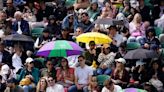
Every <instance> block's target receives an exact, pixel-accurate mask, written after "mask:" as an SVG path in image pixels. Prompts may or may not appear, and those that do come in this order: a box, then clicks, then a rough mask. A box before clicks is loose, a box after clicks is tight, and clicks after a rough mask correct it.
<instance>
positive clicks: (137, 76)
mask: <svg viewBox="0 0 164 92" xmlns="http://www.w3.org/2000/svg"><path fill="white" fill-rule="evenodd" d="M145 64H146V63H145V62H143V61H142V60H138V61H136V66H135V67H134V69H132V76H131V78H130V86H134V87H137V86H139V84H142V83H144V82H147V81H148V79H147V71H146V69H145Z"/></svg>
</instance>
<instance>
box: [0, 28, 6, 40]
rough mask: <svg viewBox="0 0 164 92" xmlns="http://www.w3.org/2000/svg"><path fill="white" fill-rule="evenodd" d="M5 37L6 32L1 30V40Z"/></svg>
mask: <svg viewBox="0 0 164 92" xmlns="http://www.w3.org/2000/svg"><path fill="white" fill-rule="evenodd" d="M4 36H5V35H4V31H3V30H2V29H1V30H0V38H3V37H4Z"/></svg>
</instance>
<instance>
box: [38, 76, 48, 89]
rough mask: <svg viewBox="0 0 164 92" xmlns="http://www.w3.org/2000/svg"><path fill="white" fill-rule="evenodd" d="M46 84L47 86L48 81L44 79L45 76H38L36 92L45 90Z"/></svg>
mask: <svg viewBox="0 0 164 92" xmlns="http://www.w3.org/2000/svg"><path fill="white" fill-rule="evenodd" d="M47 86H48V83H47V81H46V78H44V77H42V78H40V80H39V82H38V84H37V87H36V92H46V88H47Z"/></svg>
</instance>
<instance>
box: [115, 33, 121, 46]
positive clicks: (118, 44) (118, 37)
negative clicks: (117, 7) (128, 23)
mask: <svg viewBox="0 0 164 92" xmlns="http://www.w3.org/2000/svg"><path fill="white" fill-rule="evenodd" d="M113 40H116V41H117V44H116V46H117V47H119V46H120V44H121V43H122V42H124V40H123V36H122V35H120V34H118V33H116V35H115V36H114V37H113Z"/></svg>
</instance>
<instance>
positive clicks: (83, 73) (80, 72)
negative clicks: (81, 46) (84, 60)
mask: <svg viewBox="0 0 164 92" xmlns="http://www.w3.org/2000/svg"><path fill="white" fill-rule="evenodd" d="M92 75H93V70H92V68H91V67H89V66H87V65H85V66H84V68H81V67H80V66H79V67H77V68H76V69H75V77H77V78H78V84H84V85H86V84H88V82H89V76H92Z"/></svg>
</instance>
